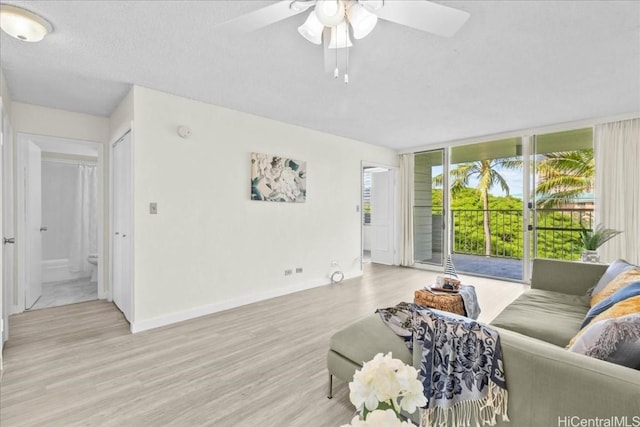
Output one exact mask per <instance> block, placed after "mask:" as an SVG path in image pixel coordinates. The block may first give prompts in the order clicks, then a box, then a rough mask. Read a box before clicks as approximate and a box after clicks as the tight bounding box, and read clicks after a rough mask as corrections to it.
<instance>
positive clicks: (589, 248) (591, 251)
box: [580, 224, 622, 262]
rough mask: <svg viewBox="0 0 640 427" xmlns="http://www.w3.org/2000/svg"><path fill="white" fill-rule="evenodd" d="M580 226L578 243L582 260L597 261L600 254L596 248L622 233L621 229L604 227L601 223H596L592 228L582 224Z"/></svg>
mask: <svg viewBox="0 0 640 427" xmlns="http://www.w3.org/2000/svg"><path fill="white" fill-rule="evenodd" d="M580 227H581V228H582V229H581V230H580V243H581V246H582V261H583V262H599V261H600V256H599V255H598V252H597V249H598V248H599V247H600V246H602V245H604V244H605V243H606V242H608V241H609V240H611V239H613V238H614V237H616V236H617V235H618V234H620V233H622V231H618V230H613V229H611V228H605V227H604V225H602V224H598V225H597V226H596V228H595V229H593V230H592V229H588V228H584V226H582V225H580Z"/></svg>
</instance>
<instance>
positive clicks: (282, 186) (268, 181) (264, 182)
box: [251, 153, 307, 203]
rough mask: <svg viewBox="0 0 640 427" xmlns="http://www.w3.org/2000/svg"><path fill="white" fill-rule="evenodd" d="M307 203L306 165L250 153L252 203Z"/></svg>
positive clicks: (291, 160)
mask: <svg viewBox="0 0 640 427" xmlns="http://www.w3.org/2000/svg"><path fill="white" fill-rule="evenodd" d="M306 199H307V162H302V161H299V160H293V159H287V158H284V157H280V156H274V155H271V154H261V153H251V200H265V201H268V202H293V203H302V202H304V201H305V200H306Z"/></svg>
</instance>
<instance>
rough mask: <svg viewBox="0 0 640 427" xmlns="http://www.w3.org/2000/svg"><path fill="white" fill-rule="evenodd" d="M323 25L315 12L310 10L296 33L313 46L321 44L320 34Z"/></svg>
mask: <svg viewBox="0 0 640 427" xmlns="http://www.w3.org/2000/svg"><path fill="white" fill-rule="evenodd" d="M323 31H324V25H322V23H321V22H320V21H319V20H318V17H317V16H316V14H315V12H314V11H313V10H312V11H311V13H310V14H309V16H308V17H307V19H306V20H305V21H304V24H302V25H300V26H299V27H298V32H299V33H300V35H301V36H302V37H304V38H305V39H307V40H309V41H310V42H311V43H313V44H321V43H322V32H323Z"/></svg>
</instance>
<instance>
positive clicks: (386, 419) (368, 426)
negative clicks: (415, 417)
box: [341, 409, 415, 427]
mask: <svg viewBox="0 0 640 427" xmlns="http://www.w3.org/2000/svg"><path fill="white" fill-rule="evenodd" d="M405 426H406V427H410V426H414V427H415V424H413V423H412V422H410V421H400V420H399V419H398V416H397V415H396V413H395V412H393V411H392V410H391V409H387V410H385V411H381V410H377V411H373V412H370V413H369V415H368V416H367V419H366V420H361V419H360V418H359V417H357V416H356V417H354V418H353V419H352V420H351V424H345V425H343V426H341V427H405Z"/></svg>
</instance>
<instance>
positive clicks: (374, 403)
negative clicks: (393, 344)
mask: <svg viewBox="0 0 640 427" xmlns="http://www.w3.org/2000/svg"><path fill="white" fill-rule="evenodd" d="M417 377H418V371H416V370H415V369H414V368H413V367H412V366H408V365H405V364H404V363H403V362H402V361H401V360H398V359H394V358H393V357H392V356H391V353H388V354H386V355H384V354H382V353H378V354H376V355H375V357H374V358H373V359H372V360H370V361H369V362H366V363H364V364H363V365H362V369H361V370H358V371H356V373H355V375H354V376H353V381H352V382H350V383H349V390H350V393H349V399H350V400H351V402H352V403H353V404H354V406H355V407H356V410H357V411H358V413H360V414H363V413H365V412H367V411H368V412H369V415H367V417H366V419H367V420H369V417H370V416H371V414H373V412H384V411H383V410H388V411H390V412H392V413H396V414H397V413H400V410H405V411H406V412H408V413H410V414H412V413H414V412H415V411H416V409H417V408H419V407H423V406H425V405H426V404H427V399H426V398H425V397H424V389H423V386H422V383H421V382H420V381H419V380H418V378H417ZM365 409H366V410H365ZM376 410H378V411H376ZM379 416H381V415H376V417H379Z"/></svg>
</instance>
